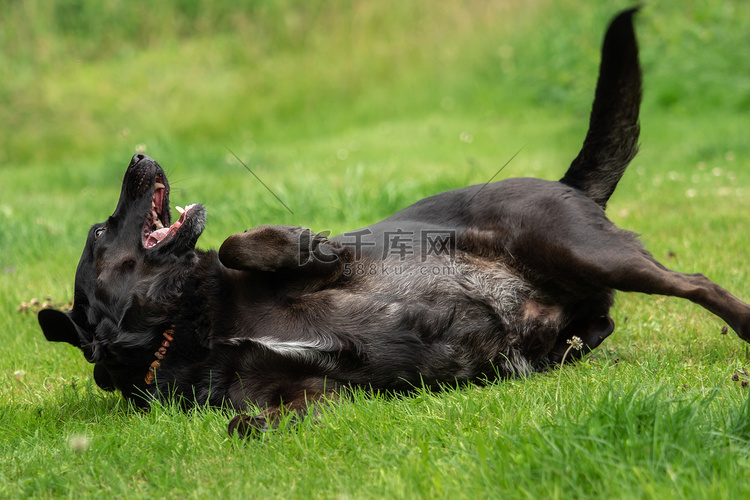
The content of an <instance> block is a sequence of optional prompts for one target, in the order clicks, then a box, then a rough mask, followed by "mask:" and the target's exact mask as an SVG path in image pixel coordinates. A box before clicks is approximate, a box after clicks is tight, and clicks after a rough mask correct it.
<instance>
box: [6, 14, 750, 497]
mask: <svg viewBox="0 0 750 500" xmlns="http://www.w3.org/2000/svg"><path fill="white" fill-rule="evenodd" d="M235 4H238V2H234V1H230V0H214V1H210V2H208V1H207V2H199V1H197V0H167V1H164V2H159V3H156V2H149V1H146V0H131V1H126V0H110V1H107V2H99V1H95V0H51V1H47V2H43V1H41V0H28V1H23V2H22V1H10V2H3V3H0V67H2V68H4V71H3V77H2V78H0V250H1V251H0V380H1V383H0V498H19V497H34V498H52V497H75V498H81V497H107V498H111V497H125V498H141V497H143V498H145V497H154V496H161V497H167V498H212V497H220V498H224V497H226V498H242V497H250V498H256V497H270V498H279V497H284V498H305V499H306V498H341V499H347V498H489V497H496V498H498V497H506V498H631V497H632V498H670V497H679V498H685V497H694V498H730V497H733V498H743V497H747V496H748V494H750V399H749V392H748V388H747V387H746V385H747V384H746V383H745V384H743V382H748V381H750V374H749V373H748V372H749V371H750V349H749V348H748V345H747V344H746V343H744V342H742V341H741V340H739V339H738V338H737V336H736V335H735V334H734V333H733V332H731V331H729V332H728V334H722V327H723V326H724V325H723V323H722V322H721V321H720V320H719V319H718V318H716V317H714V316H712V315H711V314H710V313H708V312H707V311H705V310H703V309H701V308H699V307H698V306H695V305H693V304H691V303H689V302H686V301H680V300H676V299H671V298H663V297H656V296H654V297H650V296H640V295H635V294H624V293H621V294H618V296H617V300H616V305H615V308H614V311H613V317H614V319H615V322H616V323H617V330H616V332H615V334H613V335H612V336H611V337H610V338H609V339H608V340H607V341H606V342H605V343H604V344H603V345H602V346H601V347H600V348H599V349H597V350H596V351H595V352H594V353H592V355H590V356H588V357H586V358H585V359H584V360H583V361H582V362H580V363H577V364H575V365H571V366H565V367H564V368H563V369H559V370H553V371H550V372H548V373H543V374H537V375H535V376H532V377H529V378H526V379H514V380H508V381H503V382H500V383H497V384H493V385H489V386H469V387H465V388H461V389H451V390H447V391H445V392H442V393H438V394H435V393H429V392H420V391H417V392H416V393H415V394H414V395H413V396H410V397H404V398H395V399H394V398H390V399H389V398H384V397H375V396H372V395H368V394H363V393H356V394H353V396H352V397H351V398H349V399H347V400H345V401H343V402H341V403H338V404H336V405H333V406H331V407H330V408H328V409H327V410H326V412H325V413H324V414H323V415H321V416H320V418H319V419H317V420H316V421H313V420H305V421H304V422H302V423H301V424H299V425H282V427H281V428H280V429H279V430H278V431H276V432H273V433H269V434H267V435H265V436H264V437H263V438H262V439H258V440H251V441H247V442H242V441H239V440H236V439H233V438H230V437H229V436H228V435H226V423H227V420H228V418H229V416H230V415H228V414H227V413H226V412H224V411H223V410H221V409H211V408H200V409H196V410H192V411H190V412H187V413H185V412H181V411H180V410H179V409H177V408H175V407H173V406H170V405H167V406H163V407H161V406H160V407H156V408H153V409H152V410H151V411H150V412H141V411H139V410H136V409H134V408H131V407H129V406H128V405H127V404H126V403H125V402H124V401H123V400H122V398H121V396H120V395H119V394H111V393H105V392H103V391H101V390H99V389H98V388H97V387H96V385H95V384H94V382H93V378H92V368H91V366H90V365H88V364H87V363H86V361H85V360H84V359H83V356H82V355H81V354H80V352H79V351H77V350H76V349H74V348H72V347H70V346H67V345H60V344H51V343H48V342H46V341H45V339H44V336H43V335H42V332H41V330H40V328H39V327H38V324H37V321H36V317H35V314H33V309H34V306H31V307H29V308H28V310H26V311H24V308H23V307H20V306H22V304H23V303H27V304H28V303H29V301H30V300H31V299H32V298H37V299H39V301H40V302H45V301H48V302H56V303H60V302H67V301H68V300H69V299H70V298H71V297H72V295H73V276H74V274H75V269H76V264H77V262H78V258H79V257H80V252H81V249H82V247H83V243H84V238H85V236H86V233H87V230H88V228H89V226H90V225H91V224H93V223H95V222H100V221H102V220H104V219H105V218H106V217H107V216H108V215H109V214H111V213H112V210H113V209H114V207H115V204H116V200H117V196H118V194H119V191H120V183H121V180H122V175H123V174H124V171H125V168H126V167H127V164H128V161H129V159H130V157H131V156H132V155H133V154H134V153H135V152H136V151H145V152H146V153H147V154H149V155H150V156H152V157H154V158H155V159H156V160H157V161H159V162H160V164H161V165H162V166H164V167H165V169H166V171H167V173H168V174H169V176H170V183H171V184H172V195H171V199H172V202H173V204H175V203H176V204H178V205H183V206H184V205H185V204H189V203H193V202H201V203H203V204H205V206H206V207H207V209H208V223H207V228H206V231H205V232H204V234H203V236H202V238H201V240H200V242H199V246H200V247H202V248H216V247H218V246H219V245H220V244H221V242H222V241H223V239H224V238H226V237H227V236H228V235H230V234H233V233H236V232H241V231H242V230H244V229H247V228H249V227H253V226H257V225H261V224H295V225H302V226H306V227H310V228H313V229H314V230H317V231H324V230H330V231H332V232H334V233H337V232H342V231H345V230H347V229H353V228H357V227H361V226H364V225H366V224H370V223H372V222H375V221H377V220H379V219H381V218H383V217H385V216H387V215H389V214H391V213H393V212H394V211H396V210H398V209H400V208H403V207H404V206H406V205H408V204H409V203H411V202H413V201H416V200H418V199H420V198H422V197H424V196H427V195H430V194H434V193H437V192H440V191H443V190H446V189H450V188H454V187H460V186H464V185H469V184H479V183H484V182H487V181H488V180H489V179H490V178H492V176H493V175H494V174H495V173H496V172H497V171H498V169H499V168H500V166H502V165H503V164H504V163H505V162H506V161H507V160H509V159H510V158H511V157H512V156H513V155H514V154H516V153H517V152H519V151H520V152H519V154H518V155H517V156H516V157H515V159H513V160H512V161H511V162H510V163H509V165H508V166H507V167H506V168H505V169H504V170H503V171H502V173H501V174H500V176H499V177H501V178H504V177H514V176H534V177H542V178H546V179H557V178H559V177H561V176H562V174H563V173H564V171H565V169H566V168H567V165H569V163H570V161H571V160H572V159H573V158H574V157H575V155H576V153H577V152H578V149H579V148H580V145H581V142H582V140H583V136H584V134H585V131H586V127H587V124H588V111H589V108H590V104H591V99H592V98H593V88H594V85H595V81H596V71H597V65H598V61H599V55H598V51H599V47H600V43H601V37H602V34H603V32H604V29H605V27H606V24H607V22H608V20H609V19H610V18H611V17H612V16H613V15H614V14H615V13H616V12H617V9H618V8H625V7H627V6H629V5H630V4H629V3H628V2H624V1H617V2H604V1H596V2H589V3H588V4H590V5H586V7H585V8H584V7H583V6H582V4H581V3H580V2H574V1H573V0H560V1H557V2H552V1H548V0H534V1H530V2H521V1H517V0H510V1H481V0H468V1H464V2H460V3H459V2H434V1H426V0H425V1H414V2H403V1H396V0H354V1H345V0H331V1H323V0H311V1H302V0H298V1H294V0H265V1H262V0H256V1H253V2H245V3H242V5H239V6H238V5H235ZM747 19H750V4H748V3H747V2H741V1H739V0H728V1H725V2H709V1H708V0H695V1H684V0H672V1H664V2H658V3H656V2H654V3H652V4H649V5H648V6H647V7H646V8H645V9H644V10H643V12H642V13H641V14H640V15H639V17H638V24H637V31H638V35H639V41H640V45H641V56H642V65H643V69H644V104H643V108H642V112H641V125H642V133H641V152H640V153H639V155H638V156H637V157H636V159H635V160H634V161H633V163H632V164H631V166H630V168H629V170H628V172H627V173H626V175H625V177H624V178H623V180H622V181H621V183H620V185H619V188H618V190H617V192H616V193H615V195H614V196H613V198H612V200H611V202H610V204H609V208H608V213H609V215H610V218H611V219H612V220H613V221H615V222H616V223H617V224H618V225H620V226H621V227H624V228H627V229H630V230H633V231H636V232H638V233H641V234H642V235H643V236H642V240H643V241H644V243H645V244H646V246H647V248H648V249H649V250H650V251H651V252H652V253H653V254H654V255H655V256H656V257H657V258H659V259H660V260H662V261H663V262H664V263H665V265H667V266H669V267H671V268H673V269H676V270H678V271H682V272H702V273H704V274H706V275H708V276H709V277H710V278H711V279H713V280H714V281H716V282H718V283H720V284H721V285H722V286H724V287H726V288H727V289H729V290H730V291H732V292H733V293H734V294H736V295H737V296H739V297H740V298H743V299H744V300H750V279H748V278H749V276H748V268H747V266H746V262H747V260H748V256H750V253H749V252H748V238H749V237H750V224H748V222H747V220H748V214H750V140H748V130H749V129H750V31H748V30H747V26H746V25H747V22H746V20H747ZM233 153H236V154H237V156H239V157H240V158H241V159H242V160H243V161H245V162H246V163H247V164H248V165H249V166H250V167H251V168H252V170H253V172H255V173H256V174H257V175H258V177H259V178H260V179H262V181H263V183H265V184H266V185H267V186H268V187H270V188H271V189H272V190H273V192H274V193H275V194H276V195H278V197H279V198H280V199H281V200H283V202H284V203H285V204H286V205H287V206H288V207H289V209H290V210H287V208H285V207H284V205H282V204H281V203H279V201H278V200H277V199H276V198H275V197H274V196H272V195H271V194H270V193H269V192H268V191H267V190H266V189H265V188H264V187H263V185H262V184H261V183H260V182H258V180H257V179H256V178H255V177H254V176H252V175H251V174H250V173H249V172H248V171H247V170H245V169H244V168H243V166H242V165H241V164H240V163H239V162H238V161H237V159H236V158H235V157H234V155H233ZM19 307H20V310H19Z"/></svg>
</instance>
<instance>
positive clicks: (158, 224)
mask: <svg viewBox="0 0 750 500" xmlns="http://www.w3.org/2000/svg"><path fill="white" fill-rule="evenodd" d="M154 225H155V226H156V229H163V228H164V224H162V223H161V221H160V220H159V219H156V222H154Z"/></svg>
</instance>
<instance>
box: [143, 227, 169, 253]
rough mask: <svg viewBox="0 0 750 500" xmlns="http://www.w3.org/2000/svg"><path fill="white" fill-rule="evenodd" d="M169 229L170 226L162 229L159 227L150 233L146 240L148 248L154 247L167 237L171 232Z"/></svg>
mask: <svg viewBox="0 0 750 500" xmlns="http://www.w3.org/2000/svg"><path fill="white" fill-rule="evenodd" d="M169 229H170V228H168V227H164V228H162V229H157V230H156V231H154V232H153V233H151V234H150V235H148V239H147V240H146V248H148V247H152V246H154V245H156V244H157V243H159V242H160V241H161V240H163V239H164V238H166V236H167V234H169Z"/></svg>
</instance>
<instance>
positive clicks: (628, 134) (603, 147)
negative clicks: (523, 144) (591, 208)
mask: <svg viewBox="0 0 750 500" xmlns="http://www.w3.org/2000/svg"><path fill="white" fill-rule="evenodd" d="M637 10H638V9H637V8H634V9H629V10H626V11H623V12H621V13H620V14H619V15H618V16H617V17H616V18H615V19H614V20H613V21H612V23H611V24H610V25H609V29H608V30H607V34H606V35H605V37H604V45H603V46H602V62H601V65H600V67H599V80H598V81H597V84H596V95H595V97H594V104H593V106H592V109H591V119H590V122H589V130H588V132H587V133H586V139H585V140H584V142H583V147H582V148H581V152H580V153H578V156H577V157H576V159H575V160H573V163H571V165H570V168H569V169H568V171H567V172H566V173H565V176H564V177H563V178H562V179H560V182H562V183H564V184H567V185H568V186H571V187H574V188H576V189H579V190H581V191H583V193H585V194H586V196H588V197H589V198H591V199H592V200H594V201H595V202H596V203H597V204H598V205H599V206H601V207H602V208H606V206H607V200H609V197H610V196H612V193H613V192H614V190H615V187H617V183H618V182H619V181H620V178H621V177H622V174H623V173H625V168H626V167H627V166H628V164H629V163H630V160H632V159H633V157H634V156H635V154H636V153H637V152H638V134H639V132H640V126H639V125H638V109H639V108H640V104H641V68H640V65H639V63H638V44H637V42H636V39H635V32H634V30H633V15H634V14H635V13H636V12H637Z"/></svg>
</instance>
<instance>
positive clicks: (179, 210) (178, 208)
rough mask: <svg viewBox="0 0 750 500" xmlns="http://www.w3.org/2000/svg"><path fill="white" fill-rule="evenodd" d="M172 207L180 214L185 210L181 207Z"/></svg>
mask: <svg viewBox="0 0 750 500" xmlns="http://www.w3.org/2000/svg"><path fill="white" fill-rule="evenodd" d="M174 209H175V210H177V211H178V212H180V215H182V213H183V212H184V211H185V209H184V208H182V207H174Z"/></svg>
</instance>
